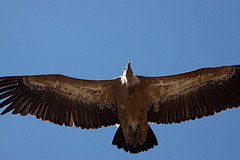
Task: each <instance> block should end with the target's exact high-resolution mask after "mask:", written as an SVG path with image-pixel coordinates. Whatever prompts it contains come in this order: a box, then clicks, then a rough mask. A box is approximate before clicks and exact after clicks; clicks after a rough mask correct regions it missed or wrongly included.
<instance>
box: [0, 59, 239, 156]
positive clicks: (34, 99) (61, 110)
mask: <svg viewBox="0 0 240 160" xmlns="http://www.w3.org/2000/svg"><path fill="white" fill-rule="evenodd" d="M5 98H6V99H5ZM1 99H5V100H4V101H2V102H1V103H0V108H2V107H4V106H7V107H6V109H5V110H4V111H3V112H2V113H1V115H3V114H5V113H7V112H9V111H11V110H13V112H12V113H13V114H18V113H19V114H20V115H23V116H25V115H27V114H31V115H34V116H36V117H37V118H41V119H42V120H48V121H50V122H52V123H55V124H59V125H63V124H64V125H66V126H73V125H75V126H76V127H81V128H87V129H89V128H100V127H102V126H105V127H106V126H110V125H115V124H119V125H120V126H119V127H118V130H117V132H116V134H115V136H114V138H113V142H112V144H114V145H117V147H118V148H123V149H124V150H125V151H129V152H130V153H139V152H141V151H146V150H148V149H150V148H153V147H154V146H155V145H158V142H157V139H156V137H155V135H154V133H153V131H152V129H151V128H150V127H149V125H148V123H149V122H151V123H157V124H171V123H180V122H184V121H186V120H190V119H191V120H194V119H196V118H202V117H204V116H209V115H213V114H214V113H216V112H220V111H222V110H226V109H228V108H233V107H239V106H240V66H223V67H215V68H203V69H198V70H195V71H192V72H187V73H183V74H178V75H172V76H163V77H144V76H138V75H135V74H134V73H133V71H132V69H131V67H130V63H128V65H127V67H126V68H125V70H124V73H123V75H122V76H120V77H117V78H115V79H112V80H94V81H93V80H82V79H75V78H70V77H66V76H63V75H34V76H16V77H0V100H1Z"/></svg>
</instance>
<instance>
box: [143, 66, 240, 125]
mask: <svg viewBox="0 0 240 160" xmlns="http://www.w3.org/2000/svg"><path fill="white" fill-rule="evenodd" d="M140 78H141V80H142V81H143V80H144V81H145V83H146V84H147V90H148V92H149V94H150V95H151V101H150V102H149V104H150V105H149V106H150V109H149V111H148V121H149V122H153V123H158V124H160V123H165V124H167V123H180V122H183V121H186V120H190V119H191V120H194V119H196V118H202V117H204V116H209V115H213V114H214V113H216V112H221V111H223V110H226V109H228V108H233V107H239V106H240V66H223V67H215V68H203V69H198V70H195V71H192V72H188V73H183V74H178V75H172V76H165V77H140Z"/></svg>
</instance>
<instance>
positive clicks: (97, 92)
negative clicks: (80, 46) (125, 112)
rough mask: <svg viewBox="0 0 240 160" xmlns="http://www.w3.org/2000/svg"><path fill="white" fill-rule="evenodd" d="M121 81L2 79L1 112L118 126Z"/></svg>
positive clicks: (53, 77)
mask: <svg viewBox="0 0 240 160" xmlns="http://www.w3.org/2000/svg"><path fill="white" fill-rule="evenodd" d="M117 81H118V79H113V80H81V79H75V78H71V77H66V76H63V75H34V76H16V77H0V100H1V99H5V98H6V99H5V100H4V101H3V102H1V103H0V108H2V107H4V106H7V105H8V107H7V108H6V109H5V110H4V111H3V112H2V113H1V115H2V114H5V113H7V112H9V111H11V110H13V112H12V113H13V114H18V113H20V115H22V116H25V115H27V114H31V115H34V116H36V117H37V118H41V119H42V120H47V121H50V122H53V123H55V124H59V125H63V124H65V125H66V126H72V125H73V124H74V125H75V126H76V127H81V128H87V129H88V128H99V127H102V126H109V125H114V124H116V123H118V117H117V109H116V106H115V100H114V87H115V83H116V82H117Z"/></svg>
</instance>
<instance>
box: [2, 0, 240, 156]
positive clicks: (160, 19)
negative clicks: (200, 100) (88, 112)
mask: <svg viewBox="0 0 240 160" xmlns="http://www.w3.org/2000/svg"><path fill="white" fill-rule="evenodd" d="M239 17H240V1H239V0H181V1H179V0H145V1H143V0H123V1H119V0H101V1H100V0H96V1H94V0H86V1H81V0H78V1H77V0H73V1H66V0H64V1H63V0H51V1H49V0H38V1H36V0H28V1H26V0H21V1H19V0H0V62H1V63H0V76H8V75H29V74H30V75H31V74H49V73H59V74H64V75H68V76H72V77H76V78H83V79H111V78H114V77H117V76H119V75H121V74H122V72H123V69H124V67H125V65H126V64H127V61H130V62H131V63H132V68H133V71H134V72H135V73H136V74H139V75H145V76H158V75H159V76H160V75H167V74H176V73H181V72H186V71H190V70H193V69H197V68H200V67H207V66H221V65H231V64H240V18H239ZM1 111H2V110H1ZM151 127H152V129H153V131H154V132H155V135H156V136H157V139H158V142H159V145H158V146H157V147H155V148H154V149H151V150H149V151H148V152H143V153H140V154H137V155H132V154H129V153H126V152H125V151H123V150H119V149H117V148H116V146H112V145H111V142H112V138H113V136H114V134H115V131H116V129H117V127H116V126H112V127H108V128H102V129H98V130H82V129H79V128H74V127H72V128H70V127H62V126H58V125H54V124H52V123H50V122H43V121H41V120H39V119H36V118H35V117H33V116H29V115H28V116H26V117H21V116H19V115H17V116H13V115H11V114H6V115H4V116H1V117H0V156H1V159H6V160H7V159H19V160H26V159H51V160H52V159H58V160H62V159H106V160H108V159H109V160H112V159H114V160H118V159H119V160H120V159H138V160H142V159H150V158H151V159H168V160H175V159H184V160H187V159H194V160H200V159H205V160H208V159H209V160H210V159H211V160H212V159H218V160H229V159H240V152H239V151H240V137H239V135H240V109H233V110H228V111H224V112H222V113H219V114H217V115H215V116H211V117H207V118H203V119H199V120H195V121H189V122H185V123H181V124H174V125H151Z"/></svg>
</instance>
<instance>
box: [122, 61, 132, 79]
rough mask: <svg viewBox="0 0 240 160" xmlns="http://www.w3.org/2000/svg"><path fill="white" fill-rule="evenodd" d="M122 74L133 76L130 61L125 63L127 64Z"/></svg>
mask: <svg viewBox="0 0 240 160" xmlns="http://www.w3.org/2000/svg"><path fill="white" fill-rule="evenodd" d="M123 74H125V75H126V77H132V76H133V71H132V68H131V64H130V62H128V63H127V66H126V67H125V69H124V72H123Z"/></svg>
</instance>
